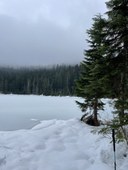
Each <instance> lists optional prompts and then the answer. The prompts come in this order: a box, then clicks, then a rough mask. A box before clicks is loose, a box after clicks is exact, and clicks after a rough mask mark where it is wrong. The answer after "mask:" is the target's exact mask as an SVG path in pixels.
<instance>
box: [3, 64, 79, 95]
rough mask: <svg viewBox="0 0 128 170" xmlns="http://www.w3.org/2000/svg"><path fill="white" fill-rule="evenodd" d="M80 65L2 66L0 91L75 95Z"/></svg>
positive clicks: (6, 92) (5, 92)
mask: <svg viewBox="0 0 128 170" xmlns="http://www.w3.org/2000/svg"><path fill="white" fill-rule="evenodd" d="M79 69H80V66H79V65H74V66H71V65H69V66H67V65H60V66H59V65H57V66H53V67H49V68H47V67H45V68H18V69H16V68H7V67H5V68H4V67H1V68H0V92H1V93H4V94H8V93H13V94H39V95H40V94H43V95H74V94H75V80H76V79H77V78H78V76H79Z"/></svg>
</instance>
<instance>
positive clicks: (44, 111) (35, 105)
mask: <svg viewBox="0 0 128 170" xmlns="http://www.w3.org/2000/svg"><path fill="white" fill-rule="evenodd" d="M77 99H78V98H77V97H51V96H43V95H41V96H36V95H3V94H0V131H5V130H17V129H28V128H32V127H33V126H34V125H36V124H38V123H39V122H40V121H41V120H50V119H61V120H66V119H70V118H75V117H78V118H80V117H81V115H82V112H81V111H80V109H79V108H78V106H77V105H76V103H75V100H77Z"/></svg>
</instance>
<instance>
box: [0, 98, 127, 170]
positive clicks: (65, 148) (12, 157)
mask: <svg viewBox="0 0 128 170" xmlns="http://www.w3.org/2000/svg"><path fill="white" fill-rule="evenodd" d="M7 104H8V103H7ZM58 105H59V100H58ZM67 107H69V105H68V104H67ZM70 107H73V106H71V103H70ZM107 108H108V106H107ZM20 109H21V108H20ZM22 111H24V109H23V110H22V109H21V112H22ZM108 111H111V109H110V110H109V109H107V112H105V111H104V116H105V115H106V114H107V116H106V117H108V114H109V113H108ZM105 119H106V118H105ZM94 129H96V127H91V126H88V125H86V124H84V123H82V122H80V120H79V119H78V118H73V119H69V120H57V119H52V120H44V121H41V122H40V123H39V124H38V125H36V126H34V127H33V128H32V129H26V130H23V129H21V130H16V131H1V132H0V170H113V169H114V168H113V148H112V143H110V142H111V135H110V136H107V137H104V136H102V135H98V134H93V133H91V131H92V130H94ZM116 150H117V153H116V155H117V170H127V169H128V156H126V155H128V150H127V149H126V145H125V144H124V143H120V144H117V145H116Z"/></svg>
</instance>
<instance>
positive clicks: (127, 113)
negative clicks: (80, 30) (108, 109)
mask: <svg viewBox="0 0 128 170" xmlns="http://www.w3.org/2000/svg"><path fill="white" fill-rule="evenodd" d="M106 5H107V8H108V12H107V13H106V14H107V16H108V24H107V27H108V33H107V37H106V43H107V45H108V51H107V57H108V65H109V68H111V69H110V73H111V78H112V77H113V80H114V81H113V83H114V84H116V86H115V87H116V90H114V88H113V87H114V86H111V89H112V90H113V96H114V97H115V98H116V100H115V109H116V112H115V113H116V114H117V117H115V119H114V122H113V123H114V128H116V129H117V132H120V129H122V132H123V135H124V136H125V138H126V134H125V130H124V126H125V125H127V124H128V0H110V1H109V2H107V3H106ZM110 80H111V79H110ZM127 142H128V139H127Z"/></svg>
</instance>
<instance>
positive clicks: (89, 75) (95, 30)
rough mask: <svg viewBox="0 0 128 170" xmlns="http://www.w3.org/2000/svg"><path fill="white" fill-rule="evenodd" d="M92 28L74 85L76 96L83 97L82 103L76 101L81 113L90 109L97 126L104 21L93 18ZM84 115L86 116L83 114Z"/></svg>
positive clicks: (101, 106) (100, 95) (102, 80)
mask: <svg viewBox="0 0 128 170" xmlns="http://www.w3.org/2000/svg"><path fill="white" fill-rule="evenodd" d="M93 21H94V23H93V25H92V28H91V29H89V30H88V31H87V33H88V35H89V38H90V39H89V40H87V42H88V44H89V46H90V48H89V49H88V50H85V58H84V61H83V62H82V63H81V67H82V72H81V77H80V79H79V80H78V81H77V83H76V93H77V96H80V97H83V98H84V102H83V103H81V102H79V101H77V104H78V105H79V106H80V108H81V110H82V111H87V109H88V108H90V109H91V110H92V111H93V114H92V115H93V119H92V120H93V123H94V125H99V122H98V118H97V115H98V109H101V108H103V103H102V102H101V100H100V98H101V97H103V95H104V93H105V89H104V85H103V82H104V81H105V77H104V76H103V75H105V74H106V73H105V71H106V69H105V64H104V63H105V57H104V53H105V46H104V45H103V44H104V37H105V35H106V30H105V25H106V21H105V19H103V18H102V17H101V15H98V16H96V17H95V18H93ZM85 115H86V114H85Z"/></svg>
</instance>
